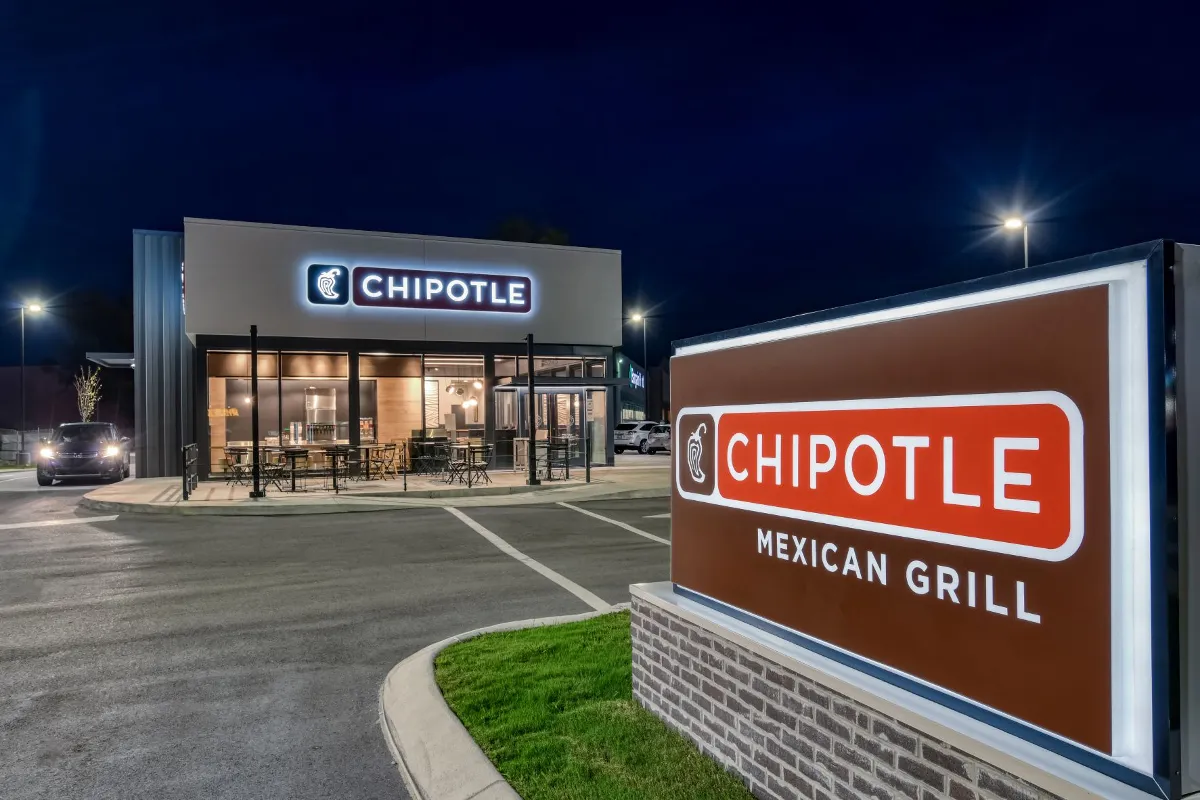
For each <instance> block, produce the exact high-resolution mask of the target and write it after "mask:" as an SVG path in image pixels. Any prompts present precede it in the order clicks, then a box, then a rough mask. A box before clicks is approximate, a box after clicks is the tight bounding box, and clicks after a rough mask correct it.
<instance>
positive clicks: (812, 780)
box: [632, 594, 1058, 800]
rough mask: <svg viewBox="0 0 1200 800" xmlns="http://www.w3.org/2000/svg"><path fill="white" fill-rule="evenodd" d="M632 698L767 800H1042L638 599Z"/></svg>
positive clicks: (1045, 798) (1044, 798) (1044, 799)
mask: <svg viewBox="0 0 1200 800" xmlns="http://www.w3.org/2000/svg"><path fill="white" fill-rule="evenodd" d="M632 624H633V628H632V632H633V696H634V697H635V698H636V699H637V701H638V703H640V704H641V705H642V706H643V707H644V708H646V709H647V710H648V711H650V712H652V713H653V714H655V715H656V716H658V717H660V718H661V719H662V720H663V721H664V722H666V723H667V724H668V725H670V726H671V727H672V728H674V729H676V730H678V731H679V732H680V733H682V734H684V735H685V736H687V737H688V738H689V739H691V740H692V741H693V742H695V744H696V746H697V747H699V748H700V749H701V751H703V752H704V753H705V754H706V755H708V756H709V757H711V758H713V759H715V760H716V761H717V762H719V763H720V764H722V765H723V766H724V767H725V768H726V769H728V770H729V771H730V772H732V773H734V774H735V775H737V776H738V777H739V778H741V779H742V781H743V782H744V783H745V784H746V786H747V787H748V788H749V789H750V791H751V793H752V794H753V795H754V796H755V797H758V798H771V800H796V799H797V798H810V799H811V800H859V798H876V799H877V800H891V799H892V798H897V799H899V798H911V800H1049V799H1050V798H1058V795H1055V794H1052V793H1050V792H1048V791H1045V790H1042V789H1039V788H1038V787H1035V786H1033V785H1032V784H1030V783H1027V782H1025V781H1022V780H1021V779H1019V778H1017V777H1015V776H1013V775H1010V774H1007V773H1005V772H1004V771H1002V770H999V769H997V768H995V767H993V766H991V765H990V764H987V763H984V762H983V761H980V760H978V759H975V758H972V757H971V756H969V755H967V754H966V753H964V752H962V751H960V750H956V749H954V748H952V747H950V746H949V745H947V744H945V743H944V742H941V741H938V740H937V739H934V738H932V737H930V736H928V735H926V734H924V733H922V732H921V731H919V730H917V729H915V728H912V727H908V726H906V725H903V724H902V723H899V722H897V721H896V720H894V719H891V718H889V717H887V716H885V715H882V714H880V713H879V712H877V711H875V710H873V709H871V708H869V707H867V706H865V705H863V704H862V703H859V702H856V701H854V700H851V699H850V698H847V697H844V696H842V695H840V694H838V693H837V692H834V691H832V690H831V689H829V688H827V687H825V686H823V685H821V684H820V683H818V682H815V681H813V680H810V679H809V678H806V677H804V676H802V675H800V674H798V673H797V672H795V671H792V670H790V669H788V668H787V667H786V666H783V665H781V664H778V663H774V662H772V661H770V660H768V659H765V658H763V657H762V656H760V655H757V654H755V653H752V652H751V651H750V650H747V649H745V648H744V647H742V646H740V645H738V644H736V643H734V642H732V641H730V640H729V639H725V638H723V637H722V636H720V635H719V634H717V633H716V632H714V631H712V630H706V629H704V628H701V627H698V626H697V625H695V624H692V623H691V622H688V621H686V620H684V619H683V618H682V617H680V616H678V615H677V614H674V613H672V611H671V609H670V608H668V607H665V606H659V605H656V604H652V603H650V602H648V601H647V600H645V599H642V598H639V597H638V596H637V595H636V594H635V595H634V597H633V601H632Z"/></svg>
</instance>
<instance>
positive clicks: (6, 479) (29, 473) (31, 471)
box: [0, 470, 33, 483]
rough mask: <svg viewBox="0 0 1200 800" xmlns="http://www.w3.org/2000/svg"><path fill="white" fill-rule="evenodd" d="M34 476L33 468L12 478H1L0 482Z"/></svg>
mask: <svg viewBox="0 0 1200 800" xmlns="http://www.w3.org/2000/svg"><path fill="white" fill-rule="evenodd" d="M32 477H33V470H29V471H28V472H24V473H22V474H20V475H14V476H12V477H11V478H0V483H4V482H5V481H16V480H20V479H21V478H32Z"/></svg>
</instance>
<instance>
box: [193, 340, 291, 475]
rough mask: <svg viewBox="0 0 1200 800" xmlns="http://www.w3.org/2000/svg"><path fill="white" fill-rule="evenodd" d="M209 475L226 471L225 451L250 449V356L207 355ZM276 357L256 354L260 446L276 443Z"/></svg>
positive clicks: (277, 363) (272, 354)
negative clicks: (240, 448)
mask: <svg viewBox="0 0 1200 800" xmlns="http://www.w3.org/2000/svg"><path fill="white" fill-rule="evenodd" d="M207 369H208V441H209V471H210V472H222V471H224V470H225V469H227V467H228V463H227V461H228V459H227V456H226V449H227V448H230V447H234V448H238V447H246V448H248V447H250V445H251V436H252V434H251V428H252V422H251V409H252V403H251V400H252V397H253V390H252V389H251V386H250V354H249V353H247V352H240V353H237V352H234V353H226V352H218V353H209V354H208V367H207ZM278 375H279V356H278V354H276V353H259V354H258V415H259V416H258V431H259V439H260V443H262V444H270V443H272V442H278V440H279V391H278Z"/></svg>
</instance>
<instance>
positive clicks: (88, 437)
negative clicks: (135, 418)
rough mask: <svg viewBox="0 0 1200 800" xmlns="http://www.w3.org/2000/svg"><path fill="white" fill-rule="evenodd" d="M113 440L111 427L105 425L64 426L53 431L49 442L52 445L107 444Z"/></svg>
mask: <svg viewBox="0 0 1200 800" xmlns="http://www.w3.org/2000/svg"><path fill="white" fill-rule="evenodd" d="M114 438H115V437H114V436H113V430H112V426H110V425H107V424H105V425H64V426H63V427H61V428H56V429H55V430H54V434H53V435H52V436H51V437H50V441H51V442H53V443H54V444H71V443H75V442H78V443H80V444H93V443H94V444H99V443H100V442H107V441H110V440H112V439H114Z"/></svg>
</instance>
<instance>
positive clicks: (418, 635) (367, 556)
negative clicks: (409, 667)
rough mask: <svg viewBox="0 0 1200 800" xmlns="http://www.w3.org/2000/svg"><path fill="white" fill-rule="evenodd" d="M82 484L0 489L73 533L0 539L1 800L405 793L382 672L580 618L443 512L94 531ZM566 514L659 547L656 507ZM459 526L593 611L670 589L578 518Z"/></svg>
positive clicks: (9, 516) (35, 532)
mask: <svg viewBox="0 0 1200 800" xmlns="http://www.w3.org/2000/svg"><path fill="white" fill-rule="evenodd" d="M82 491H85V489H71V488H67V489H63V490H58V489H57V487H56V488H55V490H54V491H51V492H46V491H38V490H36V487H34V488H33V489H31V490H30V491H19V492H4V493H3V494H2V495H0V521H3V522H6V523H9V522H22V523H36V522H38V521H39V520H48V519H54V520H63V521H66V522H68V524H56V525H53V526H46V525H32V524H31V525H25V526H22V527H12V528H8V529H0V696H3V697H5V698H6V703H5V705H4V706H3V710H0V736H2V737H3V739H4V741H5V743H6V756H5V758H4V759H0V787H2V788H0V795H3V796H5V797H22V798H61V797H125V798H142V797H145V798H151V797H153V798H175V797H178V798H184V797H187V798H192V797H199V796H215V797H289V798H316V797H330V796H337V797H343V798H393V797H404V796H405V794H404V789H403V786H402V784H401V781H400V780H399V777H398V775H397V774H396V770H395V767H394V766H393V765H392V763H391V760H390V758H389V756H388V753H387V750H386V748H385V746H384V744H383V741H382V738H381V736H380V733H379V729H378V726H377V713H378V709H377V691H378V688H379V685H380V683H381V681H382V680H383V677H384V675H385V674H386V673H387V671H388V670H389V669H390V668H391V667H392V666H393V665H395V664H396V663H397V662H398V661H400V660H402V659H403V658H405V657H406V656H408V655H410V654H411V653H413V652H415V651H416V650H417V649H419V648H421V647H423V646H424V645H427V644H429V643H431V642H434V641H438V640H440V639H442V638H445V637H447V636H450V635H453V634H455V633H458V632H461V631H464V630H468V629H472V628H476V627H480V626H483V625H491V624H495V623H499V622H503V621H508V620H516V619H526V618H531V617H539V616H546V615H552V614H570V613H577V612H580V611H585V610H588V608H589V606H588V604H587V603H585V602H583V601H582V600H581V599H580V598H579V597H578V596H576V595H574V594H572V593H571V592H570V591H567V590H565V589H564V588H563V587H562V586H561V585H559V584H556V583H555V582H554V581H552V580H549V579H547V578H546V577H545V576H544V575H542V574H539V573H538V572H536V571H534V570H532V569H530V568H529V567H528V566H527V565H526V564H524V563H521V562H519V561H517V560H515V559H514V558H512V557H511V556H510V555H508V554H506V553H505V552H503V551H502V550H501V549H498V548H497V547H496V546H495V545H494V544H493V543H492V542H490V541H488V540H487V539H486V538H485V537H483V536H481V535H480V534H479V533H478V532H476V531H475V530H473V529H472V528H471V527H470V526H468V525H466V524H464V523H463V522H462V521H460V520H458V519H456V518H455V517H454V516H453V515H452V514H450V513H448V512H447V511H445V510H444V509H422V510H412V511H398V512H380V513H369V514H336V515H323V516H314V517H303V516H299V517H298V516H291V517H279V518H269V517H268V518H263V517H254V518H249V517H242V518H234V517H227V518H222V517H193V518H189V517H165V516H138V515H127V514H126V515H121V516H119V517H118V518H116V519H111V518H109V519H104V520H103V521H100V520H99V519H98V518H97V517H96V516H95V515H86V514H84V513H83V512H81V511H79V510H78V509H77V508H76V501H77V498H78V495H79V494H80V493H81V492H82ZM581 505H585V506H586V507H588V508H590V509H592V510H593V511H595V512H596V513H601V514H604V515H606V516H611V517H613V518H618V517H619V518H620V519H622V520H623V521H629V524H633V525H636V526H638V527H641V528H642V529H643V530H646V531H647V532H651V533H653V534H655V535H657V536H665V535H666V531H665V530H664V525H663V523H664V522H665V521H664V520H653V519H650V520H647V519H643V517H644V516H646V515H648V514H651V513H663V512H665V511H666V505H667V503H666V501H665V500H660V501H629V502H628V503H627V504H626V505H627V506H628V507H625V506H622V505H621V504H607V503H606V504H603V505H604V506H605V507H604V508H600V506H601V504H599V503H588V504H581ZM642 511H645V512H646V513H645V514H642ZM466 513H468V514H469V515H470V517H471V518H472V519H473V520H476V521H477V522H478V523H479V524H480V525H482V526H485V527H486V528H487V529H488V530H490V531H492V532H493V533H495V534H496V535H497V536H501V537H504V539H505V541H506V542H508V543H510V544H511V546H512V547H513V548H516V549H518V550H520V551H521V552H523V553H525V554H526V555H527V556H529V557H530V558H534V559H537V560H538V561H539V563H542V564H545V565H546V567H547V568H548V569H550V570H553V571H555V572H557V573H560V574H562V575H563V576H565V577H566V578H567V579H569V580H570V581H573V582H576V583H577V584H578V585H580V586H582V587H585V588H586V590H587V591H588V592H592V593H595V595H598V596H599V597H600V598H603V601H604V602H612V603H616V602H624V601H627V600H628V599H629V593H628V585H629V584H630V583H633V582H638V581H648V580H661V579H663V578H665V577H666V576H667V563H668V550H669V549H668V548H667V547H666V546H664V545H662V544H658V543H656V542H653V541H650V540H648V539H645V538H643V537H640V536H637V535H634V534H632V533H630V532H628V531H626V530H624V529H622V528H620V527H618V526H615V525H612V524H609V523H607V522H604V521H602V520H599V519H595V518H593V517H590V516H587V515H585V514H581V513H579V512H578V511H574V510H571V509H568V508H564V507H562V506H557V505H551V506H525V507H521V508H519V509H517V508H513V509H497V508H471V509H467V510H466ZM84 517H87V519H84ZM633 520H636V521H633ZM654 525H658V526H659V527H654ZM556 540H557V543H556Z"/></svg>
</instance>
